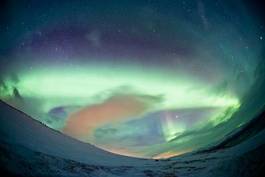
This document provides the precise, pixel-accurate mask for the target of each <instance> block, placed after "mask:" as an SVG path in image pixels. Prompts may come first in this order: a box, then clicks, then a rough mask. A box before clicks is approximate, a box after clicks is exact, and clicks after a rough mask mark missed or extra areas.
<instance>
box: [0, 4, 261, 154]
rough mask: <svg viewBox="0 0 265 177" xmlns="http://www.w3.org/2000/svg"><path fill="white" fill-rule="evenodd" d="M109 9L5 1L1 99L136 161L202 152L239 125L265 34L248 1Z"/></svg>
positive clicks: (70, 133)
mask: <svg viewBox="0 0 265 177" xmlns="http://www.w3.org/2000/svg"><path fill="white" fill-rule="evenodd" d="M104 3H106V4H105V5H103V4H102V2H100V1H90V2H85V1H67V2H65V3H60V2H59V1H58V2H57V1H51V3H47V2H40V4H36V2H33V1H32V2H28V4H29V6H25V5H24V3H23V1H22V2H20V3H18V4H19V5H16V4H14V2H12V1H10V4H9V5H7V6H8V7H10V9H8V10H9V13H8V14H7V16H8V17H7V18H8V19H9V21H8V22H5V23H4V24H3V25H5V26H6V28H4V29H2V30H3V31H2V33H1V35H3V38H2V39H3V41H4V42H3V43H5V45H4V47H2V50H1V56H0V57H1V63H0V64H1V67H0V69H1V75H0V91H1V92H0V98H1V99H2V100H4V101H6V102H7V103H9V104H11V105H13V106H15V107H16V108H18V109H19V110H22V111H23V112H25V113H27V114H29V115H30V116H32V117H33V118H34V119H36V120H39V121H40V122H42V123H44V124H45V125H47V126H49V127H51V128H53V129H55V130H58V131H60V132H62V133H64V134H67V135H69V136H71V137H73V138H76V139H78V140H81V141H84V142H87V143H91V144H94V145H96V146H98V147H100V148H103V149H105V150H108V151H111V152H115V153H119V154H123V155H129V156H136V157H146V158H163V157H168V156H173V155H177V154H181V153H185V152H190V151H193V150H197V149H198V148H201V147H203V146H206V145H208V144H211V143H213V142H216V141H218V140H220V139H222V138H223V137H224V136H225V135H227V134H228V133H229V132H231V131H232V130H233V129H235V128H237V127H240V126H241V125H242V124H243V123H244V121H243V120H242V122H241V121H238V122H236V124H233V125H230V124H229V120H230V119H232V117H233V116H232V115H233V113H235V112H236V111H237V110H238V109H240V105H241V99H242V98H244V95H245V94H246V93H247V92H248V90H249V88H250V87H251V84H252V83H253V82H254V75H255V68H256V66H257V63H258V56H259V55H260V51H261V43H262V42H263V35H264V32H263V26H259V22H258V20H257V19H255V20H253V19H252V18H251V16H250V15H249V12H248V11H247V10H246V9H245V8H244V4H243V3H240V2H237V1H235V2H230V1H227V2H226V1H223V2H219V1H216V2H212V1H201V0H198V1H174V2H170V3H169V2H168V3H166V2H162V1H161V2H156V1H139V2H138V1H137V2H135V3H133V1H123V2H122V3H121V2H115V1H114V2H111V1H109V2H104ZM234 6H236V7H237V8H234ZM231 8H232V9H233V10H230V9H231ZM77 9H78V10H77ZM28 10H31V12H32V14H30V13H29V12H28ZM1 46H3V44H1ZM220 132H221V133H220Z"/></svg>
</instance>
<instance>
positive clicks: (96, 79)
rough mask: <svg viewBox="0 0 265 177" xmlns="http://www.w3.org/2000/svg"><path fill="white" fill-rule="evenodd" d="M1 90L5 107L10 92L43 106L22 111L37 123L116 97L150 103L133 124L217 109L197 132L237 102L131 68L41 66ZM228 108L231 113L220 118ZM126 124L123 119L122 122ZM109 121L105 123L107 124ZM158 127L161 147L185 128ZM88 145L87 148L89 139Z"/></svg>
mask: <svg viewBox="0 0 265 177" xmlns="http://www.w3.org/2000/svg"><path fill="white" fill-rule="evenodd" d="M4 85H5V86H3V85H2V86H1V87H0V89H1V95H0V98H1V99H3V100H5V101H7V102H8V100H10V99H12V97H14V96H13V89H14V88H16V89H17V90H18V91H19V94H20V95H21V96H22V98H25V99H27V98H29V99H38V100H41V102H42V104H39V105H38V106H36V109H38V110H39V112H38V113H35V114H33V113H30V112H27V111H26V110H24V111H25V112H26V113H28V114H29V115H31V116H33V117H34V118H35V117H36V116H37V117H38V118H36V119H38V120H39V121H42V118H43V117H44V116H43V115H44V114H45V113H47V112H48V111H49V110H51V109H52V108H54V107H56V106H59V105H79V106H82V107H85V106H90V105H95V104H100V103H103V102H104V101H105V100H107V99H109V98H110V97H112V96H113V95H117V94H133V95H140V96H145V97H148V98H150V99H149V100H151V102H152V104H151V106H149V107H148V108H147V109H146V110H145V112H144V114H143V115H139V116H138V117H137V116H136V117H137V118H138V119H141V117H142V116H144V115H146V114H149V113H153V112H157V111H164V110H173V109H174V110H176V109H186V108H204V107H205V108H211V107H212V108H218V109H216V111H215V112H214V114H211V115H209V116H211V117H208V118H205V120H206V121H204V122H203V123H200V124H198V125H197V128H198V127H201V126H203V125H205V124H206V123H209V122H210V123H211V124H212V125H214V126H215V125H218V124H220V123H222V122H224V121H227V120H228V119H229V118H230V117H231V115H232V114H233V112H235V111H236V110H237V109H238V108H239V106H240V102H239V100H238V99H237V98H236V97H235V96H233V95H232V94H229V93H222V94H220V93H219V94H216V93H215V92H213V91H211V86H210V85H207V84H205V83H202V82H201V83H200V82H198V81H195V80H192V79H190V78H187V77H184V76H183V77H181V75H179V76H174V75H172V73H167V72H164V71H161V70H160V71H159V72H157V70H156V71H155V70H152V69H145V70H140V69H139V68H137V67H132V66H131V67H130V68H128V67H127V68H126V67H119V68H118V67H112V68H110V67H100V68H99V67H96V66H91V65H89V66H83V67H80V66H79V67H71V69H70V68H67V67H54V68H51V67H49V68H45V67H43V68H39V69H36V70H32V71H26V72H25V71H24V72H22V73H19V80H18V81H16V82H15V81H13V80H12V79H9V78H7V79H5V80H4ZM15 106H16V107H18V106H17V105H15ZM37 107H38V108H37ZM227 109H229V110H232V111H230V113H229V114H224V112H225V111H227ZM22 110H23V109H22ZM36 114H39V115H36ZM136 117H133V118H130V119H135V118H136ZM127 119H128V118H126V117H124V120H127ZM128 120H129V119H128ZM111 121H112V120H109V123H111ZM44 123H45V122H44ZM107 123H108V122H107ZM45 124H47V125H48V126H49V127H51V128H54V129H57V130H60V131H62V128H63V127H64V126H65V122H64V123H63V124H62V125H61V123H60V125H52V124H49V123H45ZM105 124H106V122H105V123H104V125H105ZM100 126H101V125H99V127H100ZM161 126H162V131H163V134H164V139H165V142H169V141H170V140H172V139H174V138H175V137H176V136H177V135H179V134H181V133H183V132H185V131H186V127H185V125H182V124H176V123H174V122H173V121H172V120H171V119H170V118H167V117H165V118H164V121H161ZM87 141H88V142H90V143H91V140H87ZM92 143H93V142H92ZM175 154H176V153H175Z"/></svg>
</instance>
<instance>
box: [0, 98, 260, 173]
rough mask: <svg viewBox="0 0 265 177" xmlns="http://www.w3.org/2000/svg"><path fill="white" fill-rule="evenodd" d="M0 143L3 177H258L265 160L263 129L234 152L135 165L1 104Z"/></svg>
mask: <svg viewBox="0 0 265 177" xmlns="http://www.w3.org/2000/svg"><path fill="white" fill-rule="evenodd" d="M258 118H259V119H260V120H262V119H264V115H262V117H258ZM254 128H255V126H254ZM249 131H253V130H249ZM247 133H248V132H244V134H247ZM236 138H237V137H236ZM231 141H238V140H236V139H235V140H233V138H232V139H231ZM0 142H1V144H0V163H1V171H0V172H1V173H2V174H3V173H6V174H7V173H9V174H10V175H14V176H89V177H118V176H122V177H230V176H231V177H235V176H240V177H249V176H258V173H260V172H261V171H262V169H264V159H265V153H264V152H265V151H264V149H265V129H259V131H257V132H256V133H255V134H253V136H251V137H248V138H246V139H245V140H244V141H242V142H241V141H239V143H238V144H235V145H233V146H232V147H226V148H216V149H212V150H206V151H198V152H194V153H188V154H184V155H182V156H178V157H174V158H170V159H165V160H147V159H137V158H131V157H125V156H120V155H116V154H112V153H109V152H106V151H103V150H101V149H98V148H97V147H95V146H92V145H89V144H86V143H82V142H80V141H78V140H75V139H72V138H70V137H68V136H66V135H63V134H61V133H59V132H56V131H54V130H52V129H50V128H48V127H46V126H45V125H43V124H41V123H39V122H37V121H35V120H34V119H31V118H30V117H28V116H27V115H25V114H24V113H22V112H20V111H18V110H15V109H14V108H12V107H10V106H9V105H7V104H5V103H4V102H0Z"/></svg>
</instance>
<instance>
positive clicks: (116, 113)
mask: <svg viewBox="0 0 265 177" xmlns="http://www.w3.org/2000/svg"><path fill="white" fill-rule="evenodd" d="M160 100H161V99H159V98H156V97H153V96H146V95H136V94H116V95H114V96H112V97H110V98H109V99H107V100H105V101H104V102H103V103H101V104H95V105H91V106H88V107H85V108H83V109H81V110H80V111H78V112H75V113H73V114H72V115H70V117H69V119H68V120H67V122H66V126H65V128H64V129H63V132H64V133H66V134H68V135H70V136H72V137H74V138H77V139H80V140H84V141H85V140H87V139H91V138H93V136H92V135H93V131H94V130H95V129H96V128H97V127H100V126H102V125H106V124H108V123H114V122H119V121H122V120H128V119H135V118H137V117H141V115H143V114H144V113H146V112H147V111H148V110H149V109H150V108H151V107H152V106H153V105H154V104H156V103H157V102H159V101H160Z"/></svg>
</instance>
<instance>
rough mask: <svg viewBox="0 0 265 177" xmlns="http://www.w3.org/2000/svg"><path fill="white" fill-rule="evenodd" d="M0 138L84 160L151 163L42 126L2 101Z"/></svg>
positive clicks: (102, 162)
mask: <svg viewBox="0 0 265 177" xmlns="http://www.w3.org/2000/svg"><path fill="white" fill-rule="evenodd" d="M0 140H1V141H5V142H8V143H10V144H15V145H21V146H24V147H26V148H29V149H31V150H33V151H37V152H43V153H45V154H49V155H53V156H58V157H62V158H66V159H71V160H75V161H78V162H83V163H87V164H98V165H108V166H120V165H124V164H126V165H138V164H141V165H143V163H145V162H148V163H149V164H150V163H152V161H147V160H144V159H136V158H130V157H125V156H120V155H114V154H112V153H109V152H106V151H104V150H101V149H99V148H97V147H95V146H92V145H90V144H86V143H82V142H80V141H78V140H75V139H73V138H71V137H68V136H66V135H63V134H61V133H59V132H56V131H54V130H52V129H50V128H48V127H46V126H45V125H43V124H41V123H39V122H38V121H36V120H34V119H32V118H30V117H28V116H27V115H25V114H24V113H22V112H20V111H18V110H15V109H14V108H13V107H11V106H9V105H7V104H5V103H4V102H2V101H1V102H0Z"/></svg>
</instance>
